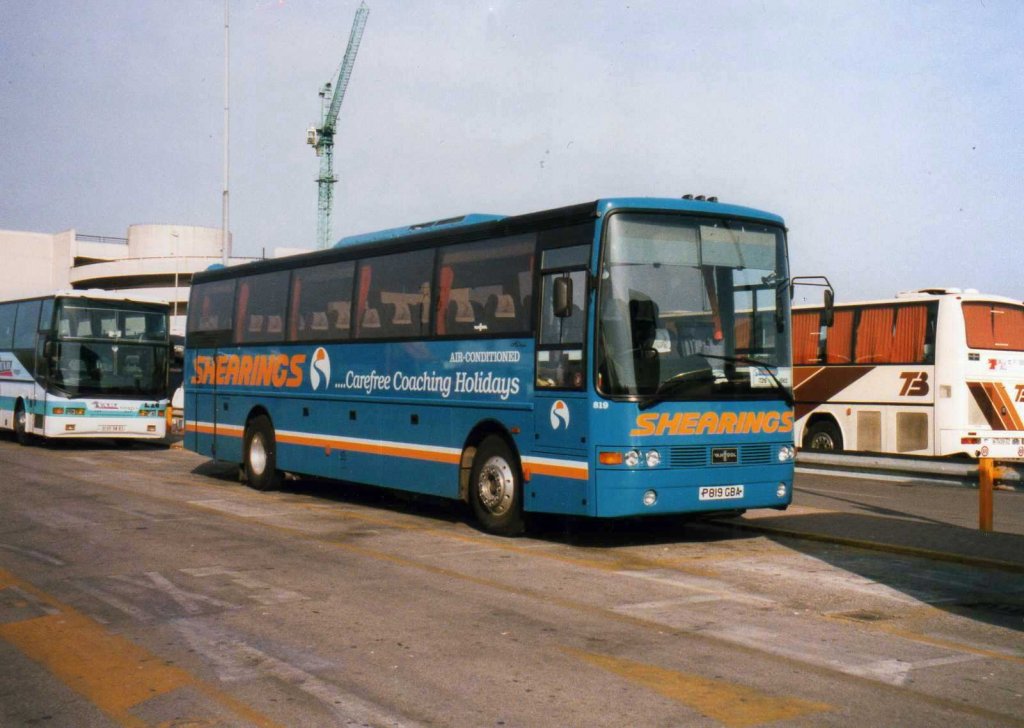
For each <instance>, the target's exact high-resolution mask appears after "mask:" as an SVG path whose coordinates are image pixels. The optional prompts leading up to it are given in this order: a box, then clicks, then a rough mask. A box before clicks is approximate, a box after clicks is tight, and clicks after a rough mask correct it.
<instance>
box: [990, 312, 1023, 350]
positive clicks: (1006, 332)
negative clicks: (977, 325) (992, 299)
mask: <svg viewBox="0 0 1024 728" xmlns="http://www.w3.org/2000/svg"><path fill="white" fill-rule="evenodd" d="M992 338H993V339H994V343H995V348H996V349H1008V350H1010V351H1024V308H1016V307H1013V306H1000V305H998V304H996V305H994V306H992Z"/></svg>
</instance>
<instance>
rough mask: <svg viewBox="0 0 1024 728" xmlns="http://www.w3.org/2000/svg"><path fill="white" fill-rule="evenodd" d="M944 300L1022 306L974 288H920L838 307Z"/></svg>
mask: <svg viewBox="0 0 1024 728" xmlns="http://www.w3.org/2000/svg"><path fill="white" fill-rule="evenodd" d="M943 298H956V299H958V300H963V301H994V302H996V303H1009V304H1014V305H1021V303H1022V302H1021V301H1020V300H1019V299H1016V298H1010V297H1009V296H1000V295H997V294H994V293H980V292H979V291H977V290H976V289H974V288H963V289H961V288H919V289H917V290H912V291H900V292H899V293H897V294H896V295H895V296H893V297H892V298H877V299H872V300H866V301H849V302H843V303H840V302H839V301H836V304H835V305H836V307H837V308H840V307H843V306H884V305H886V304H894V303H900V302H904V301H938V300H940V299H943ZM793 308H794V310H800V309H814V308H821V304H820V303H816V304H803V305H800V306H794V307H793Z"/></svg>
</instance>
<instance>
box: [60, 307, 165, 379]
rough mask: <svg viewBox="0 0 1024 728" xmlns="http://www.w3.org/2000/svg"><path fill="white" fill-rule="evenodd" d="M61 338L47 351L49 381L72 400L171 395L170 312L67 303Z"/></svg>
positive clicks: (62, 313)
mask: <svg viewBox="0 0 1024 728" xmlns="http://www.w3.org/2000/svg"><path fill="white" fill-rule="evenodd" d="M56 334H57V337H56V340H55V341H54V342H53V343H52V344H50V346H49V349H48V354H49V361H48V364H49V366H48V369H49V377H50V382H51V383H52V384H53V385H54V386H56V387H57V388H58V389H60V390H61V391H62V392H63V393H64V394H66V395H67V396H68V397H88V396H116V395H122V396H133V397H155V398H162V397H163V396H164V395H165V394H166V388H167V381H166V380H167V357H168V331H167V315H166V312H161V311H154V310H152V309H146V308H141V307H139V308H133V307H131V306H130V305H121V304H116V305H115V304H111V303H106V302H87V301H78V300H64V301H61V302H60V304H59V306H58V309H57V313H56Z"/></svg>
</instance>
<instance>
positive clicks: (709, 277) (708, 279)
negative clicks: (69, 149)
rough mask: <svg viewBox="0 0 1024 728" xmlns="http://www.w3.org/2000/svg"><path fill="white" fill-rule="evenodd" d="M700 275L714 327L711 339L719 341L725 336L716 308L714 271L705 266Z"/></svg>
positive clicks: (718, 311) (716, 297)
mask: <svg viewBox="0 0 1024 728" xmlns="http://www.w3.org/2000/svg"><path fill="white" fill-rule="evenodd" d="M701 273H703V274H704V287H705V288H706V289H707V291H708V303H710V304H711V323H712V324H714V327H715V330H714V332H713V333H712V334H711V338H712V339H714V340H715V341H721V340H722V339H724V338H725V335H724V334H723V333H722V315H721V311H720V310H719V308H718V292H717V291H716V290H715V269H714V268H711V267H707V266H705V267H704V268H702V269H701Z"/></svg>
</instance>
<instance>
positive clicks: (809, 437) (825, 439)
mask: <svg viewBox="0 0 1024 728" xmlns="http://www.w3.org/2000/svg"><path fill="white" fill-rule="evenodd" d="M804 447H805V448H807V449H808V450H830V451H832V452H840V451H841V450H842V449H843V433H842V432H840V431H839V427H838V426H837V425H836V423H834V422H832V420H818V421H817V422H815V423H814V424H813V425H811V426H810V427H808V428H807V434H806V435H804Z"/></svg>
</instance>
